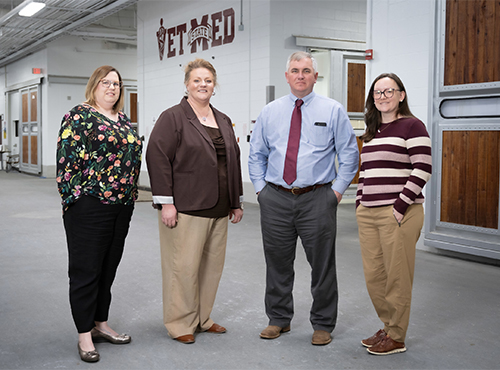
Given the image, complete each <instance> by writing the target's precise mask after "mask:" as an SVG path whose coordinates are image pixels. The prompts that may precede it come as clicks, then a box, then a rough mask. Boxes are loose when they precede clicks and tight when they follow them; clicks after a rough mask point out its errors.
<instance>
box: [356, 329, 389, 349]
mask: <svg viewBox="0 0 500 370" xmlns="http://www.w3.org/2000/svg"><path fill="white" fill-rule="evenodd" d="M386 335H387V333H386V332H385V331H384V329H380V330H379V331H377V332H376V333H375V334H373V335H372V336H371V337H370V338H366V339H363V340H362V341H361V344H362V345H364V346H365V347H368V348H369V347H371V346H373V345H375V344H377V343H378V342H380V341H381V340H382V339H383V338H384V337H385V336H386Z"/></svg>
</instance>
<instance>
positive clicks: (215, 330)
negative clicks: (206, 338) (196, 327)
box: [206, 323, 226, 334]
mask: <svg viewBox="0 0 500 370" xmlns="http://www.w3.org/2000/svg"><path fill="white" fill-rule="evenodd" d="M206 332H207V333H215V334H222V333H225V332H226V328H225V327H223V326H220V325H219V324H216V323H214V324H213V325H212V326H211V327H210V328H209V329H208V330H207V331H206Z"/></svg>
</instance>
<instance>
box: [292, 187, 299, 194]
mask: <svg viewBox="0 0 500 370" xmlns="http://www.w3.org/2000/svg"><path fill="white" fill-rule="evenodd" d="M291 190H292V194H293V195H300V193H295V190H300V188H299V187H297V186H294V187H293V188H292V189H291Z"/></svg>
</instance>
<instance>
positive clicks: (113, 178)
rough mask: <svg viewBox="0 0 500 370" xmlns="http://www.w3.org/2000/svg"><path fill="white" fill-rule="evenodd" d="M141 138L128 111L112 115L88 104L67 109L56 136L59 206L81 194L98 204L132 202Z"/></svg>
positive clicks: (138, 164)
mask: <svg viewBox="0 0 500 370" xmlns="http://www.w3.org/2000/svg"><path fill="white" fill-rule="evenodd" d="M141 155H142V142H141V140H140V138H139V137H138V135H137V132H136V131H135V130H134V128H133V127H132V125H131V124H130V120H129V119H128V117H127V116H126V115H125V114H124V113H122V112H119V113H118V121H116V122H115V121H113V120H111V119H109V118H108V117H106V116H105V115H103V114H101V113H100V112H98V111H97V110H96V109H95V108H93V107H92V106H90V105H88V104H81V105H77V106H76V107H74V108H73V109H72V110H71V111H69V112H68V113H67V114H66V115H65V116H64V117H63V120H62V123H61V129H60V130H59V137H58V139H57V175H56V176H57V177H56V181H57V185H58V189H59V193H60V195H61V198H62V205H63V209H64V210H65V211H66V210H67V209H68V207H69V206H70V205H71V204H72V203H74V202H76V201H77V200H78V199H79V198H80V197H81V196H82V195H90V196H94V197H96V198H98V199H100V201H101V203H103V204H124V205H130V204H133V203H134V201H135V200H136V199H137V196H138V190H137V181H138V179H139V171H140V167H141Z"/></svg>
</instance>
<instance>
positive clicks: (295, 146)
mask: <svg viewBox="0 0 500 370" xmlns="http://www.w3.org/2000/svg"><path fill="white" fill-rule="evenodd" d="M303 103H304V101H303V100H301V99H297V100H295V108H294V109H293V113H292V122H291V123H290V135H289V136H288V146H287V148H286V156H285V170H284V171H283V180H285V182H286V183H287V184H288V185H290V184H291V183H292V182H294V181H295V179H296V178H297V154H299V143H300V128H301V126H302V112H301V110H300V106H301V105H302V104H303Z"/></svg>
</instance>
